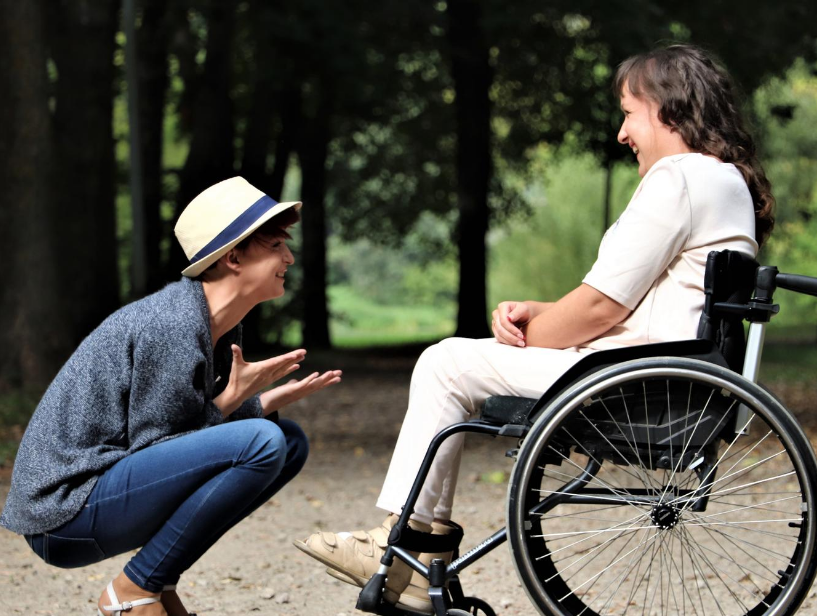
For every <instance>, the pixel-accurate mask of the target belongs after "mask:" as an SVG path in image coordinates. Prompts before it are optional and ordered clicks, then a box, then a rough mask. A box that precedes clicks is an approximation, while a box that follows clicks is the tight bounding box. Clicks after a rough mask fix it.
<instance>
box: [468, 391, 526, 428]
mask: <svg viewBox="0 0 817 616" xmlns="http://www.w3.org/2000/svg"><path fill="white" fill-rule="evenodd" d="M534 404H536V398H519V397H516V396H491V397H490V398H488V399H487V400H486V401H485V406H483V407H482V415H480V419H482V420H483V421H487V422H488V423H491V424H496V425H498V426H504V425H507V424H516V425H524V424H526V423H528V415H529V414H530V410H531V409H532V408H533V405H534Z"/></svg>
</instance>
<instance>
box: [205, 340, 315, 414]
mask: <svg viewBox="0 0 817 616" xmlns="http://www.w3.org/2000/svg"><path fill="white" fill-rule="evenodd" d="M231 349H232V351H233V365H232V367H231V368H230V380H229V382H228V383H227V387H226V388H225V389H224V391H223V392H221V394H220V395H219V396H218V397H216V399H215V400H213V402H214V403H215V404H216V406H217V407H218V408H219V409H220V410H221V413H222V415H224V416H225V417H226V416H227V415H229V414H230V413H232V412H233V411H234V410H235V409H237V408H238V407H239V406H241V404H242V403H243V402H244V401H245V400H246V399H247V398H249V397H250V396H254V395H255V394H257V393H258V392H259V391H261V390H262V389H264V388H266V387H269V386H270V385H272V384H273V383H274V382H275V381H278V380H280V379H282V378H284V377H285V376H287V375H289V374H291V373H292V372H294V371H295V370H297V369H298V368H300V367H301V366H300V364H299V363H298V362H300V361H303V358H304V357H305V356H306V351H305V350H304V349H298V350H296V351H291V352H289V353H286V354H284V355H278V356H277V357H270V358H269V359H264V360H262V361H256V362H248V361H244V355H243V353H242V352H241V347H239V346H238V345H237V344H234V345H232V347H231Z"/></svg>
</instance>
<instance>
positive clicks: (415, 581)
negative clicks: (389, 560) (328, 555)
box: [326, 522, 459, 614]
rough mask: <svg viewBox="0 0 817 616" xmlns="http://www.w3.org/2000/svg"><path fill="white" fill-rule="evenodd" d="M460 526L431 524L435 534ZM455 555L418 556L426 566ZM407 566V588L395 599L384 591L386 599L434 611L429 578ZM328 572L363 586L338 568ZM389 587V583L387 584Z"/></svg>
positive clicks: (418, 610) (348, 582) (401, 605)
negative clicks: (408, 575)
mask: <svg viewBox="0 0 817 616" xmlns="http://www.w3.org/2000/svg"><path fill="white" fill-rule="evenodd" d="M458 529H459V527H457V526H453V525H449V524H440V523H439V522H433V523H432V524H431V532H432V534H434V535H448V534H450V533H452V532H455V531H456V530H458ZM452 556H453V552H439V553H436V554H428V553H425V552H424V553H422V554H420V555H419V556H418V557H417V558H418V560H419V561H420V562H421V563H423V564H424V565H425V566H426V567H428V566H429V565H430V564H431V561H432V560H434V559H435V558H442V559H443V560H444V561H445V563H446V564H448V563H450V562H451V557H452ZM397 562H401V563H402V561H400V560H399V559H395V563H397ZM402 564H403V565H404V566H405V567H407V568H409V570H410V571H411V573H412V576H411V579H410V580H409V583H408V585H407V586H406V587H405V589H404V590H403V591H402V593H400V596H399V597H397V598H396V599H395V597H394V594H393V593H384V597H385V598H386V601H388V602H389V603H396V604H397V607H399V608H403V609H406V610H411V611H413V612H422V613H424V614H431V613H433V612H434V608H433V606H432V605H431V599H430V598H429V596H428V580H427V579H426V578H424V577H423V576H422V575H420V574H419V573H417V572H416V571H414V569H411V568H410V567H408V565H406V564H405V563H402ZM326 572H327V573H328V574H329V575H331V576H332V577H333V578H336V579H338V580H340V581H341V582H346V583H347V584H352V585H357V586H361V587H362V586H363V584H359V583H357V582H356V581H355V580H353V579H352V578H351V577H349V576H347V575H345V574H343V573H341V572H340V571H338V570H336V569H327V570H326ZM386 586H387V587H388V583H387V584H386Z"/></svg>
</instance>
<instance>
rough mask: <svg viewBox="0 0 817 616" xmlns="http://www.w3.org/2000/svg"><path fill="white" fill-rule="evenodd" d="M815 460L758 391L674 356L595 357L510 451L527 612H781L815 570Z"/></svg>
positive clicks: (785, 417)
mask: <svg viewBox="0 0 817 616" xmlns="http://www.w3.org/2000/svg"><path fill="white" fill-rule="evenodd" d="M815 478H817V460H815V456H814V451H813V450H812V447H811V444H810V443H809V440H808V439H807V438H806V436H805V434H804V433H803V431H802V429H801V428H800V426H799V425H798V424H797V422H796V421H795V420H794V418H793V417H792V416H791V415H790V413H789V412H788V411H787V410H786V409H785V408H784V407H783V406H782V405H781V404H780V403H779V402H777V401H776V400H775V399H774V397H773V396H771V395H770V394H768V393H767V392H765V391H763V390H762V389H761V388H760V387H758V386H756V385H755V384H753V383H751V382H749V381H747V380H745V379H743V378H742V377H740V376H738V375H736V374H735V373H733V372H730V371H728V370H724V369H723V368H720V367H718V366H714V365H711V364H707V363H704V362H700V361H696V360H690V359H682V358H657V359H650V360H637V361H634V362H627V363H624V364H619V365H617V366H613V367H611V368H608V369H605V370H602V371H601V372H598V373H596V374H594V375H592V376H590V377H588V378H586V379H585V380H584V381H582V382H581V383H579V384H578V385H577V386H575V387H573V388H571V390H570V391H569V392H567V393H565V394H563V395H562V396H560V397H559V398H558V399H557V400H555V401H554V402H553V403H551V404H550V406H549V407H548V408H546V409H545V411H544V412H543V413H542V415H541V416H540V418H539V420H538V421H537V422H536V424H535V425H534V426H533V428H532V429H531V431H530V432H529V434H528V436H527V437H526V439H525V442H524V444H523V446H522V448H521V450H520V453H519V458H518V460H517V464H516V466H515V468H514V471H513V474H512V476H511V481H510V485H509V499H508V503H509V505H508V535H509V539H510V547H511V551H512V554H513V558H514V563H515V565H516V568H517V571H518V573H519V576H520V579H521V580H522V583H523V585H524V587H525V589H526V591H527V593H528V595H529V596H530V598H531V600H532V601H533V603H534V604H535V605H536V606H537V607H538V608H539V610H540V611H541V612H542V613H543V614H554V615H559V616H579V615H582V616H594V615H596V616H608V615H609V616H612V615H615V616H622V615H626V614H633V615H636V614H637V615H645V614H659V615H661V616H685V615H697V616H705V615H706V616H708V615H710V614H718V615H722V616H738V615H743V614H749V615H751V616H760V615H764V616H782V615H783V614H792V613H794V611H795V610H796V608H797V606H799V604H800V603H801V601H802V600H803V599H804V598H805V596H806V594H807V592H808V590H809V587H810V585H811V582H812V580H813V579H814V575H815V564H814V562H813V561H814V550H815V516H814V513H813V512H814V507H815V492H816V490H815V481H816V479H815Z"/></svg>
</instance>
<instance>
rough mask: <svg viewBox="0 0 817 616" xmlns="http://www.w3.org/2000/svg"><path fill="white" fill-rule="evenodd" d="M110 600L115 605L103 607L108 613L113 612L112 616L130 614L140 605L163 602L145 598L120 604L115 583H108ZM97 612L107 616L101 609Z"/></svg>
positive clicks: (100, 615) (99, 615)
mask: <svg viewBox="0 0 817 616" xmlns="http://www.w3.org/2000/svg"><path fill="white" fill-rule="evenodd" d="M108 600H109V601H110V602H111V603H112V604H113V605H103V606H102V607H104V608H105V609H106V610H107V611H108V612H111V616H122V612H130V611H131V610H132V609H133V608H135V607H139V606H140V605H149V604H151V603H159V601H161V599H158V598H156V597H145V598H144V599H136V600H134V601H123V602H122V603H121V604H120V603H119V597H117V596H116V592H115V591H114V589H113V582H109V583H108ZM96 612H97V614H98V616H105V614H103V613H102V610H100V609H99V608H97V610H96Z"/></svg>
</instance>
